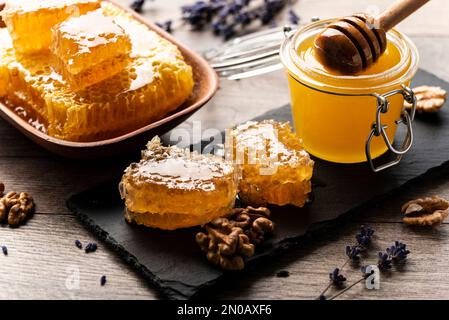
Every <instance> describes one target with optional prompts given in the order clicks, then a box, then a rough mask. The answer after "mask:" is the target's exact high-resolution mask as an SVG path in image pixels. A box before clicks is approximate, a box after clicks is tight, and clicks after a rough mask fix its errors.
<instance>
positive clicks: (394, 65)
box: [280, 20, 419, 164]
mask: <svg viewBox="0 0 449 320" xmlns="http://www.w3.org/2000/svg"><path fill="white" fill-rule="evenodd" d="M333 21H334V20H325V21H318V22H315V23H312V24H309V25H307V26H305V27H303V28H301V29H300V30H298V31H297V32H296V33H295V34H292V35H289V36H288V37H287V38H286V39H285V41H284V43H283V44H282V46H281V51H280V56H281V61H282V63H283V65H284V67H285V69H286V71H287V75H288V81H289V88H290V95H291V106H292V114H293V120H294V125H295V129H296V132H297V134H298V135H299V137H301V138H302V139H303V141H304V146H305V148H306V149H307V150H308V151H309V152H310V153H311V154H313V155H314V156H316V157H318V158H321V159H324V160H328V161H332V162H338V163H357V162H365V161H367V160H369V161H370V162H371V164H372V159H375V158H377V157H379V156H380V155H382V154H384V153H385V152H386V151H387V150H388V149H390V150H393V151H397V154H398V155H400V154H403V153H405V152H406V151H407V150H408V149H409V147H410V145H411V142H412V141H411V140H412V136H411V137H410V139H409V140H410V141H408V142H407V143H405V146H404V148H403V149H402V150H395V149H394V147H393V146H392V144H393V140H394V136H395V133H396V129H397V126H398V124H400V123H405V124H406V125H407V127H408V128H409V129H410V132H409V133H410V135H412V132H411V124H410V122H411V120H412V119H413V116H414V108H413V114H412V116H410V115H409V114H408V113H407V114H406V111H404V97H405V98H407V100H410V101H413V99H414V96H413V93H412V92H411V90H409V89H408V87H409V86H410V82H411V80H412V77H413V76H414V75H415V73H416V71H417V69H418V61H419V56H418V51H417V49H416V47H415V45H414V44H413V43H412V42H411V40H410V39H409V38H407V37H406V36H404V35H403V34H401V33H400V32H398V31H396V30H392V31H389V32H388V34H387V40H388V47H387V51H386V52H385V53H384V55H383V56H382V57H381V58H380V59H379V60H378V61H377V62H376V64H375V66H373V67H371V68H370V69H369V70H367V71H366V72H363V73H362V74H359V75H351V76H348V75H341V74H336V73H333V72H332V71H329V70H326V68H324V67H323V66H322V65H321V64H319V63H318V62H317V61H316V60H314V59H313V57H312V56H311V55H312V54H313V49H312V47H313V39H314V38H315V36H316V35H317V34H318V33H319V32H320V31H321V30H322V29H323V28H325V27H326V26H327V25H328V24H329V23H331V22H333ZM407 121H408V123H406V122H407ZM382 131H383V132H382ZM407 136H408V135H407ZM407 144H410V145H407ZM389 145H390V146H389ZM389 147H391V148H389ZM405 149H407V150H405Z"/></svg>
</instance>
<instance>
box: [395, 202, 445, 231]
mask: <svg viewBox="0 0 449 320" xmlns="http://www.w3.org/2000/svg"><path fill="white" fill-rule="evenodd" d="M448 208H449V201H447V200H446V199H443V198H440V197H438V196H432V197H426V198H421V199H416V200H412V201H409V202H407V203H406V204H404V205H403V206H402V209H401V211H402V213H403V214H404V216H405V217H404V218H403V219H402V221H403V222H404V223H405V224H408V225H417V226H435V225H439V224H441V223H442V222H443V221H444V219H446V218H447V216H448Z"/></svg>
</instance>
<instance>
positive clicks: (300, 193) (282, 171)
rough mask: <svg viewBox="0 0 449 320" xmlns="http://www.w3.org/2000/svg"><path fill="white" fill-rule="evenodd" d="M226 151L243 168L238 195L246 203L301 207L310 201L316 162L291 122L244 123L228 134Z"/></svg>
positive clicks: (265, 121)
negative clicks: (305, 148)
mask: <svg viewBox="0 0 449 320" xmlns="http://www.w3.org/2000/svg"><path fill="white" fill-rule="evenodd" d="M226 150H227V151H226V153H227V155H226V156H227V158H228V159H229V160H233V161H234V162H235V163H236V164H237V165H239V166H240V167H241V168H242V180H241V181H240V184H239V190H240V193H239V195H240V196H241V198H242V200H243V201H244V202H245V203H247V204H250V205H253V206H262V205H263V206H265V205H266V204H267V203H270V204H275V205H280V206H282V205H287V204H293V205H295V206H298V207H302V206H303V205H304V204H305V202H306V201H307V198H308V193H310V191H311V182H310V179H311V178H312V174H313V164H314V162H313V161H312V160H311V159H310V157H309V154H308V153H307V152H306V151H305V150H304V148H303V146H302V141H301V140H300V139H299V138H298V137H296V136H295V134H294V133H292V131H291V128H290V125H289V123H288V122H286V123H279V122H276V121H274V120H264V121H262V122H254V121H250V122H247V123H245V124H242V125H240V126H238V127H237V128H235V129H234V130H231V131H230V132H228V136H227V142H226Z"/></svg>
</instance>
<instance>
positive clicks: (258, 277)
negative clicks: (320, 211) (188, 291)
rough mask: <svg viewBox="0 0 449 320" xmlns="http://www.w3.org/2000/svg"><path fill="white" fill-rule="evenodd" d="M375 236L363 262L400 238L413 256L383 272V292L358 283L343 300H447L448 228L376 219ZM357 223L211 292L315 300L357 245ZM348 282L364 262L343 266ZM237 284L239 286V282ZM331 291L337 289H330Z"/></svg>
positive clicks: (370, 260)
mask: <svg viewBox="0 0 449 320" xmlns="http://www.w3.org/2000/svg"><path fill="white" fill-rule="evenodd" d="M370 225H371V226H372V227H373V228H374V229H375V230H376V237H375V240H374V243H373V246H372V249H370V251H369V255H368V256H367V257H366V258H364V260H362V264H363V263H364V264H375V263H376V259H377V257H376V255H377V252H378V251H383V250H384V249H385V248H386V247H388V246H390V245H391V244H392V243H393V242H394V241H395V240H401V241H404V242H405V243H406V244H407V247H409V248H410V250H411V254H410V256H409V257H410V258H409V260H408V262H407V264H406V266H405V268H403V269H402V270H399V271H394V272H392V273H391V275H388V273H387V274H382V275H381V283H380V290H367V289H365V288H364V287H363V285H362V284H360V285H357V286H356V287H354V288H353V289H352V290H350V291H349V292H348V293H346V294H345V295H343V296H342V297H341V298H342V299H393V300H400V299H448V298H449V283H448V282H447V281H446V279H447V277H448V276H449V272H448V271H447V270H448V265H449V260H448V255H449V237H448V236H449V226H448V225H444V226H442V227H440V228H437V229H416V230H413V231H411V230H410V229H409V228H408V227H406V226H404V225H402V224H396V223H372V224H370ZM358 228H359V224H358V223H349V222H345V223H344V224H341V225H340V227H339V228H338V229H337V230H334V231H331V232H328V234H327V235H321V236H320V238H319V240H314V241H311V242H307V243H306V244H304V246H302V248H299V249H297V250H294V251H291V252H289V253H288V254H283V255H281V256H279V257H275V258H271V259H270V263H269V264H267V265H266V266H258V267H257V269H255V270H251V271H250V272H247V274H246V275H245V276H244V277H241V278H239V279H236V280H235V281H234V282H233V283H232V284H226V285H224V284H223V285H222V286H221V288H220V289H217V290H215V294H213V293H210V295H211V298H219V299H240V298H250V299H314V298H316V297H317V296H318V295H319V294H320V292H321V290H322V289H324V287H325V286H326V285H327V283H328V280H329V276H328V274H329V272H331V271H332V270H333V269H334V268H336V267H339V266H341V265H342V264H343V263H344V261H345V254H344V250H345V246H346V245H347V244H353V243H354V235H355V233H356V232H357V230H358ZM278 270H288V271H289V272H290V277H288V278H278V277H276V272H277V271H278ZM343 270H345V271H343V274H344V275H345V276H346V277H347V278H348V281H349V282H348V283H351V282H352V281H355V280H357V279H359V278H360V273H359V271H358V270H359V266H354V267H352V266H348V267H346V268H345V269H343ZM236 283H237V284H236ZM329 293H331V294H332V291H331V292H329Z"/></svg>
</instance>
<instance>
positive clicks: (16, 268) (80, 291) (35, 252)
mask: <svg viewBox="0 0 449 320" xmlns="http://www.w3.org/2000/svg"><path fill="white" fill-rule="evenodd" d="M76 239H79V240H80V241H81V242H82V243H83V244H84V245H86V244H87V243H88V242H91V241H92V242H97V240H96V239H94V238H93V237H92V235H91V234H90V233H89V232H88V231H86V229H84V228H83V227H81V225H80V224H79V223H78V222H77V221H76V220H75V218H74V217H73V216H67V215H35V216H34V217H33V218H32V219H31V220H29V221H28V223H27V224H26V225H24V226H22V227H20V228H18V229H12V228H9V227H2V228H0V245H7V247H8V255H7V256H4V255H3V254H1V253H0V271H1V272H0V299H43V298H45V299H80V298H83V299H101V298H106V297H108V298H114V299H150V298H154V297H157V295H155V294H153V293H152V292H153V291H151V290H148V286H147V284H146V283H145V282H142V281H141V279H140V278H139V277H138V276H137V275H136V274H135V273H134V272H133V271H132V270H130V269H129V267H128V266H127V265H125V264H124V263H123V262H122V261H121V260H120V259H119V258H118V257H117V256H116V255H115V254H114V253H113V252H112V251H111V250H109V249H108V248H106V247H105V246H104V245H103V244H102V243H98V245H99V248H98V250H97V251H96V252H94V253H89V254H86V253H85V252H84V251H83V250H80V249H78V248H77V247H75V245H74V241H75V240H76ZM102 275H106V277H107V283H106V285H105V286H104V287H102V286H100V277H101V276H102ZM77 278H79V286H77V284H76V283H77V281H76V279H77Z"/></svg>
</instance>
